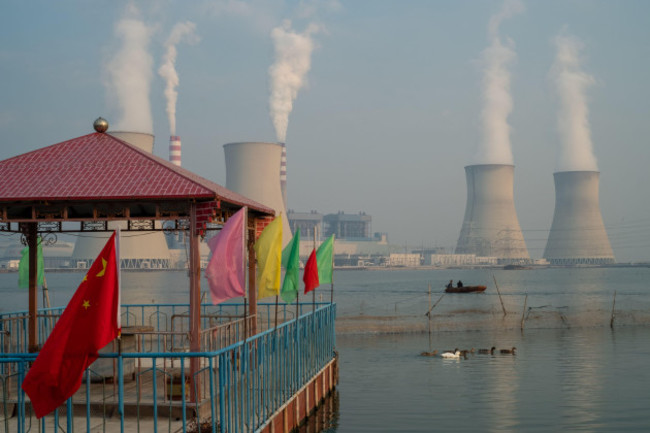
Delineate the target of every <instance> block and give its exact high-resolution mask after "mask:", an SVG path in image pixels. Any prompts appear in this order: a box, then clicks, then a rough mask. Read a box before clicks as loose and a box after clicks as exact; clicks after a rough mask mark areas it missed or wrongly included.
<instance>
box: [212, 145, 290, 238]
mask: <svg viewBox="0 0 650 433" xmlns="http://www.w3.org/2000/svg"><path fill="white" fill-rule="evenodd" d="M223 150H224V153H225V155H226V188H228V189H229V190H231V191H234V192H236V193H239V194H241V195H244V196H246V197H248V198H250V199H252V200H255V201H257V202H259V203H261V204H263V205H265V206H268V207H270V208H272V209H274V210H275V212H276V215H279V214H280V213H282V245H283V246H284V245H286V244H288V243H289V240H291V229H290V228H289V220H288V218H287V210H286V207H285V205H284V200H283V198H282V188H281V186H280V170H278V167H280V165H281V163H280V162H281V160H282V144H279V143H264V142H242V143H228V144H224V146H223Z"/></svg>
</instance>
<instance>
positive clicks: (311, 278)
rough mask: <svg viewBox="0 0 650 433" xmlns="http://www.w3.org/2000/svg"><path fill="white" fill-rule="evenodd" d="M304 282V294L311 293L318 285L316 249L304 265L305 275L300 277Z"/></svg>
mask: <svg viewBox="0 0 650 433" xmlns="http://www.w3.org/2000/svg"><path fill="white" fill-rule="evenodd" d="M302 280H303V281H304V282H305V294H307V293H309V292H311V291H312V290H314V289H315V288H316V287H318V286H319V285H320V282H319V281H318V263H316V249H314V250H312V252H311V254H310V255H309V259H307V263H306V264H305V273H304V274H303V276H302Z"/></svg>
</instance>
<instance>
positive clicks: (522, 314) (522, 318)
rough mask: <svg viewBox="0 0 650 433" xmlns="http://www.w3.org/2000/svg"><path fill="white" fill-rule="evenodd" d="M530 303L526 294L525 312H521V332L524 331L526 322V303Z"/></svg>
mask: <svg viewBox="0 0 650 433" xmlns="http://www.w3.org/2000/svg"><path fill="white" fill-rule="evenodd" d="M527 302H528V294H526V297H525V298H524V310H523V311H522V312H521V330H522V331H523V330H524V321H525V320H526V318H525V314H526V303H527Z"/></svg>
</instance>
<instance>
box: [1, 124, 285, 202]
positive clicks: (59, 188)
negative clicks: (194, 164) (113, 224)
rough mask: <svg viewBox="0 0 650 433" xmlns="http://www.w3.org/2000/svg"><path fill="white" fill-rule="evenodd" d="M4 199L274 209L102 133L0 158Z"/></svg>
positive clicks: (3, 200) (2, 198)
mask: <svg viewBox="0 0 650 433" xmlns="http://www.w3.org/2000/svg"><path fill="white" fill-rule="evenodd" d="M0 179H1V182H2V183H1V185H2V186H1V187H0V202H16V201H97V200H130V201H133V200H139V199H142V200H169V199H199V200H201V199H204V200H223V201H225V202H229V203H233V204H236V205H242V206H243V205H245V206H249V207H251V208H254V209H257V210H259V211H262V212H265V213H270V214H274V211H273V210H272V209H270V208H268V207H266V206H263V205H261V204H259V203H257V202H255V201H253V200H250V199H248V198H246V197H244V196H241V195H239V194H237V193H234V192H232V191H230V190H228V189H226V188H224V187H222V186H220V185H218V184H216V183H214V182H211V181H209V180H207V179H204V178H202V177H200V176H198V175H196V174H194V173H192V172H191V171H189V170H186V169H184V168H181V167H177V166H175V165H174V164H172V163H170V162H168V161H166V160H164V159H162V158H159V157H157V156H155V155H152V154H150V153H148V152H145V151H143V150H141V149H139V148H137V147H135V146H132V145H130V144H128V143H126V142H124V141H122V140H120V139H118V138H116V137H113V136H111V135H109V134H104V133H92V134H88V135H84V136H81V137H77V138H73V139H71V140H68V141H64V142H61V143H58V144H54V145H51V146H48V147H45V148H42V149H38V150H35V151H32V152H28V153H25V154H22V155H18V156H15V157H13V158H9V159H5V160H4V161H0Z"/></svg>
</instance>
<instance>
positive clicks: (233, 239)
mask: <svg viewBox="0 0 650 433" xmlns="http://www.w3.org/2000/svg"><path fill="white" fill-rule="evenodd" d="M245 215H246V208H245V207H244V208H241V209H240V210H239V211H238V212H237V213H236V214H234V215H233V216H231V217H230V218H229V219H228V221H226V224H225V225H224V226H223V228H222V229H221V231H220V232H219V234H217V235H216V236H215V237H213V238H212V239H210V240H209V241H208V246H209V247H210V251H212V257H211V258H210V262H209V263H208V267H207V268H206V270H205V275H206V277H207V278H208V284H209V285H210V294H211V295H212V303H213V304H215V305H216V304H218V303H220V302H223V301H227V300H228V299H231V298H236V297H237V296H244V294H245V287H246V280H245V278H244V277H245V272H244V239H245V238H244V229H245V227H244V216H245Z"/></svg>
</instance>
